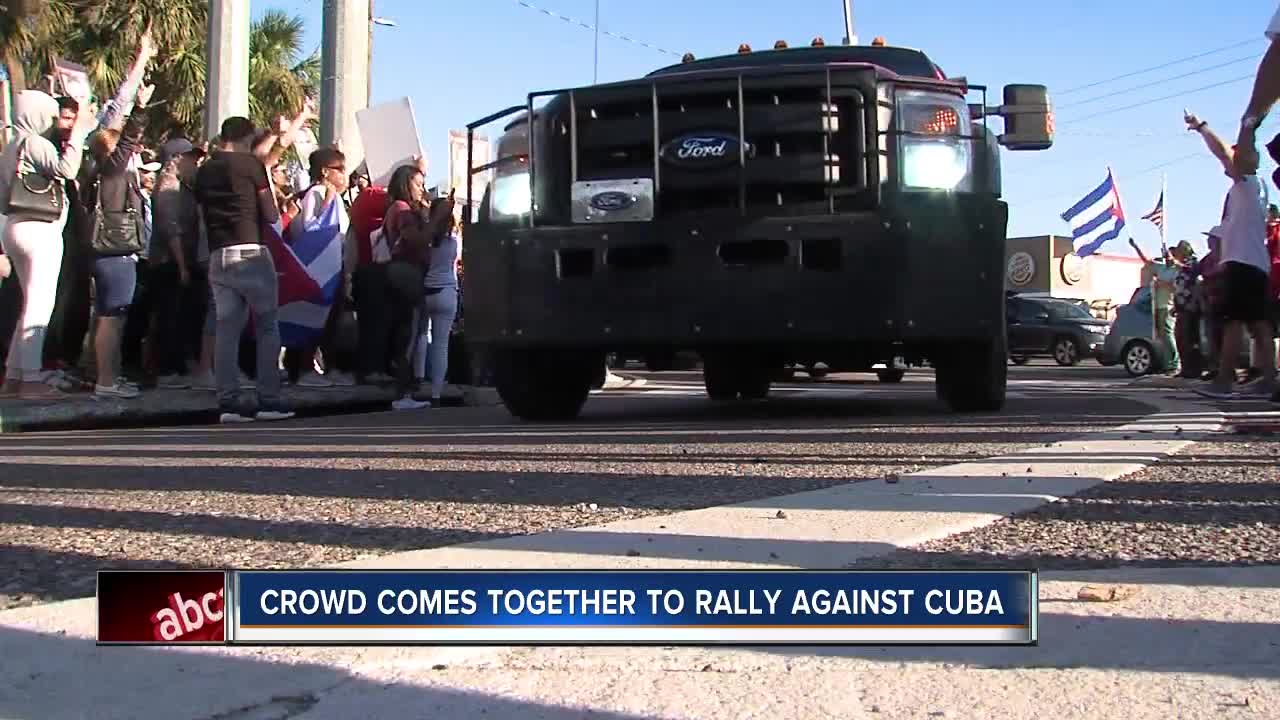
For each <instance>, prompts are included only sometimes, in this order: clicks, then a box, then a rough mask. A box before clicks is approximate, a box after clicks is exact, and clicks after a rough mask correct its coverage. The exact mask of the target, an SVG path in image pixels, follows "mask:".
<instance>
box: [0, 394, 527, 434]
mask: <svg viewBox="0 0 1280 720" xmlns="http://www.w3.org/2000/svg"><path fill="white" fill-rule="evenodd" d="M457 389H458V390H460V391H461V392H460V394H454V395H449V396H446V397H445V398H444V399H443V405H444V406H445V407H492V406H495V405H501V404H502V401H501V400H500V399H499V398H498V394H497V391H496V390H494V389H493V388H487V387H472V386H459V387H457ZM284 397H285V400H286V401H288V402H289V403H290V404H292V405H293V407H294V409H295V411H296V412H297V414H298V417H300V418H308V417H325V416H330V415H353V414H359V413H369V412H379V411H385V410H390V405H391V402H392V401H393V400H395V399H396V392H395V391H394V390H391V389H389V388H380V387H357V388H350V389H348V388H341V389H336V390H304V389H300V388H294V387H288V388H285V391H284ZM217 422H218V407H217V403H216V402H215V401H214V400H213V398H212V396H211V395H210V394H208V393H202V392H193V391H189V390H152V391H148V392H146V393H144V394H143V396H142V398H140V399H138V400H105V401H99V400H94V399H93V398H92V397H88V396H86V397H84V398H83V399H81V398H75V399H70V400H66V401H61V402H56V403H53V404H38V405H34V404H33V405H24V404H20V403H6V404H0V434H13V433H31V432H55V431H67V430H125V429H135V428H147V427H177V426H184V425H212V424H216V423H217Z"/></svg>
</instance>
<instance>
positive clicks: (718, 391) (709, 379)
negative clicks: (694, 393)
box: [702, 358, 738, 402]
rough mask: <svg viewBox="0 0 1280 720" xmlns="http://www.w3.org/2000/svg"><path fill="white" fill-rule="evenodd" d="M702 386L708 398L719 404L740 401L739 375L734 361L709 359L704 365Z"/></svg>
mask: <svg viewBox="0 0 1280 720" xmlns="http://www.w3.org/2000/svg"><path fill="white" fill-rule="evenodd" d="M702 384H703V385H704V386H705V387H706V389H707V397H709V398H711V399H712V400H715V401H717V402H723V401H728V400H737V399H738V373H737V368H735V367H734V366H733V364H732V361H726V360H721V359H719V358H707V359H705V360H703V363H702Z"/></svg>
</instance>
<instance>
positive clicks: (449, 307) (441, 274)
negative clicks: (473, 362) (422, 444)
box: [414, 192, 462, 407]
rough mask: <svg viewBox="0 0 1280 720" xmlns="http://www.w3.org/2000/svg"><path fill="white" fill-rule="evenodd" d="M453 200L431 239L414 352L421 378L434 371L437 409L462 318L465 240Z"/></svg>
mask: <svg viewBox="0 0 1280 720" xmlns="http://www.w3.org/2000/svg"><path fill="white" fill-rule="evenodd" d="M453 197H454V194H453V192H450V193H449V201H448V202H449V205H450V212H449V214H448V215H447V216H444V218H443V221H442V222H443V223H444V225H443V227H442V228H441V230H440V231H439V232H438V233H437V234H436V235H435V236H434V237H433V238H432V239H431V250H430V255H431V264H430V266H429V267H428V269H427V275H426V278H425V279H424V280H423V299H422V307H421V308H420V309H419V311H418V328H417V330H418V333H417V336H418V340H417V345H416V348H415V352H414V370H415V371H416V372H417V376H418V377H420V378H426V377H427V372H428V368H430V378H429V380H430V385H431V386H430V391H431V404H432V405H433V406H434V407H440V396H441V395H442V394H443V393H444V380H445V376H446V375H447V374H448V371H449V334H450V331H451V330H452V329H453V320H454V318H455V317H457V315H458V261H460V260H461V259H462V237H461V235H459V233H458V227H457V218H455V217H454V215H453V212H452V205H453Z"/></svg>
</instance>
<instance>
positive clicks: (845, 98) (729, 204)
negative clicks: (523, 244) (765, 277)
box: [538, 71, 875, 216]
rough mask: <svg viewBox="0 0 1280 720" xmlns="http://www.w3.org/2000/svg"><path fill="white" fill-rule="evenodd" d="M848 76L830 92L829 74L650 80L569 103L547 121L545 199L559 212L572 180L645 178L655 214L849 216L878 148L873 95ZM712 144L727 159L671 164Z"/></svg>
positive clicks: (589, 92)
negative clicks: (722, 146)
mask: <svg viewBox="0 0 1280 720" xmlns="http://www.w3.org/2000/svg"><path fill="white" fill-rule="evenodd" d="M841 75H842V77H843V78H844V81H843V82H844V84H841V85H833V84H832V77H833V75H832V74H831V73H828V72H812V71H809V72H806V73H803V74H792V75H787V74H782V75H777V74H774V75H770V76H766V77H760V78H740V77H738V76H733V77H729V78H724V77H720V78H715V79H705V78H703V79H699V80H689V79H683V78H681V79H678V80H666V79H662V78H655V79H654V80H653V81H652V82H651V83H644V84H634V85H627V86H610V87H601V88H588V89H585V90H577V91H574V92H573V93H571V94H569V95H568V96H562V97H561V98H559V99H558V102H556V103H555V105H554V109H553V112H552V113H551V116H550V118H549V122H550V128H549V129H550V130H551V139H552V141H551V143H550V148H549V149H550V150H551V153H550V155H551V158H548V160H550V163H549V164H553V165H555V166H557V167H555V168H554V169H553V171H552V172H551V173H550V177H548V176H546V175H542V176H543V177H544V178H546V179H547V180H549V181H552V182H554V183H555V187H556V190H555V191H554V193H553V197H551V198H547V199H548V200H551V201H552V204H553V205H554V206H555V207H557V209H563V208H565V207H567V203H568V194H569V187H570V186H571V185H572V183H573V181H574V180H578V181H599V180H622V179H635V178H650V179H653V180H654V186H655V190H656V203H655V205H656V212H657V214H658V215H659V216H670V215H673V214H679V213H683V212H693V211H703V210H739V211H741V212H742V213H743V214H744V215H755V216H769V215H787V214H798V213H803V212H814V211H828V212H835V211H838V210H844V209H849V207H850V203H851V202H855V201H856V200H857V198H858V197H859V196H860V195H866V190H867V187H868V180H867V178H868V167H869V162H868V153H867V148H868V146H871V147H875V139H874V137H873V136H869V135H868V133H867V127H866V122H865V119H864V118H865V117H866V115H867V112H866V107H867V101H866V97H867V94H866V93H865V92H864V89H863V88H862V87H860V86H859V84H854V83H849V82H848V80H849V78H850V77H857V74H855V73H848V72H846V73H842V74H841ZM872 87H874V85H872ZM655 107H656V113H655ZM655 114H656V116H657V117H656V118H655ZM574 117H576V123H574V122H572V121H571V118H574ZM655 135H656V142H655ZM708 136H709V137H711V138H713V139H714V138H725V139H727V140H728V141H729V143H728V145H729V147H728V151H727V152H726V153H725V157H722V158H720V159H719V160H716V159H714V158H713V161H712V162H694V163H688V162H680V161H678V160H677V159H676V158H675V157H672V155H673V154H675V150H676V149H677V146H676V145H675V144H678V143H680V142H681V141H682V139H688V138H698V137H702V138H707V137H708ZM743 140H745V147H744V148H743V149H741V150H740V149H739V147H738V145H739V143H740V142H741V141H743ZM713 144H714V143H713ZM655 156H656V157H655ZM547 164H548V163H543V164H542V167H541V168H540V169H539V170H538V172H539V174H540V175H541V174H542V173H543V172H544V170H546V169H547ZM575 164H576V176H575V174H574V165H575Z"/></svg>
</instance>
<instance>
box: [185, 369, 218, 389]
mask: <svg viewBox="0 0 1280 720" xmlns="http://www.w3.org/2000/svg"><path fill="white" fill-rule="evenodd" d="M189 386H190V387H191V389H192V390H202V391H205V392H214V391H216V390H217V389H218V381H217V379H215V378H214V377H213V373H211V372H209V373H201V374H196V375H192V376H191V377H190V378H189Z"/></svg>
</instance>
